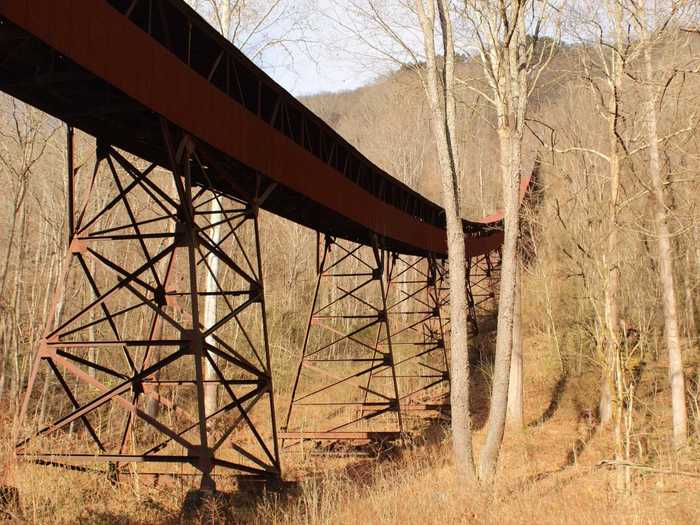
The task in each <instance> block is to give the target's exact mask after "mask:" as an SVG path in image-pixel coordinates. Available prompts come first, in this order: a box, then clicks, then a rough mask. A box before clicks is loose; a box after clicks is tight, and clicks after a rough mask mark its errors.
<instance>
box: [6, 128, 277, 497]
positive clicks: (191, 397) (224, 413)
mask: <svg viewBox="0 0 700 525" xmlns="http://www.w3.org/2000/svg"><path fill="white" fill-rule="evenodd" d="M69 136H70V135H69ZM163 138H164V144H165V150H166V152H167V157H168V159H169V162H168V165H169V170H164V169H161V168H159V167H158V166H156V165H153V164H151V165H148V164H146V163H143V162H141V161H139V160H137V159H131V158H129V157H128V156H127V155H125V154H123V153H121V152H120V151H119V150H117V149H116V148H114V147H112V146H111V145H109V144H106V143H104V142H102V141H100V140H98V143H97V148H96V162H95V165H94V167H93V170H92V172H91V173H90V175H89V177H87V178H85V179H84V180H78V179H77V178H76V177H75V173H74V171H73V170H72V169H70V168H69V170H68V177H69V184H68V187H69V188H72V190H71V191H70V195H71V197H69V198H70V202H71V203H72V202H73V201H74V200H73V198H72V196H73V195H76V196H77V195H78V193H82V205H81V206H80V207H79V208H78V207H75V206H73V204H71V205H70V206H69V210H71V209H74V208H75V209H74V211H73V213H72V216H71V217H72V219H71V224H72V231H71V242H70V249H69V253H68V255H67V263H66V265H65V269H66V272H67V275H66V277H65V278H63V279H61V280H60V281H59V286H58V287H57V290H56V296H55V299H54V304H59V303H61V302H63V304H64V305H65V307H64V308H63V314H62V315H61V316H58V317H59V318H58V319H56V318H55V309H54V311H53V312H52V313H51V314H50V316H49V323H48V326H47V328H46V332H45V336H44V338H43V339H42V341H41V343H40V345H39V349H38V351H37V354H36V360H35V362H34V365H33V367H32V371H31V374H30V379H29V384H28V386H27V390H26V394H25V397H24V402H23V408H22V410H21V423H20V431H21V432H22V433H23V435H24V437H23V438H22V439H20V440H19V441H18V443H17V447H16V451H17V454H18V456H20V457H21V458H22V459H25V460H28V461H34V462H37V463H42V464H51V465H55V466H65V467H68V468H71V469H76V468H77V469H83V468H87V467H84V466H82V465H83V464H85V463H95V464H97V465H98V467H97V468H100V467H99V465H100V464H107V466H106V467H104V468H103V471H104V472H105V473H106V474H109V475H110V476H116V477H118V476H119V474H121V473H125V472H127V471H128V472H137V473H142V474H158V475H178V474H180V473H183V474H186V475H192V474H197V473H198V474H199V475H201V488H202V489H203V490H206V491H212V490H214V489H215V483H214V478H215V476H216V475H217V472H219V471H220V470H230V471H232V472H233V473H234V474H237V475H243V476H246V477H254V478H258V479H263V480H264V479H273V478H277V477H278V476H279V474H280V463H279V453H278V449H277V442H276V436H275V422H274V417H275V414H274V399H273V396H272V379H271V370H270V353H269V343H268V336H267V320H266V316H265V295H264V286H263V278H262V271H261V269H262V265H261V260H260V238H259V230H258V224H257V220H258V219H257V212H258V205H259V201H260V197H259V196H258V195H253V196H244V197H241V196H240V195H237V196H236V197H234V196H232V194H228V193H227V194H223V193H221V192H220V191H218V190H214V189H213V188H221V187H223V184H222V183H221V181H220V180H218V181H213V180H212V179H214V178H215V177H219V178H221V177H224V176H225V175H226V174H222V173H219V172H217V168H216V166H213V165H210V164H208V163H207V162H206V158H207V157H206V152H205V151H201V150H200V148H199V147H198V145H197V144H196V142H195V141H193V140H192V139H191V138H190V137H187V136H184V135H178V132H177V131H176V130H173V129H172V128H171V127H170V126H169V125H168V124H167V123H163ZM69 151H72V149H71V148H70V143H69ZM70 155H71V156H72V154H70ZM71 164H72V161H71V162H70V163H69V166H70V165H71ZM78 190H80V192H79V191H78ZM261 191H263V194H265V195H267V194H269V192H270V191H271V190H270V189H269V188H268V189H265V188H261ZM212 200H216V201H217V202H218V204H219V206H218V208H220V210H221V212H220V213H221V215H220V216H219V220H218V222H213V221H212V220H211V212H210V209H211V206H210V204H211V202H212ZM215 227H219V228H220V229H221V236H220V238H218V239H215V238H212V236H211V235H210V233H211V231H212V229H213V228H215ZM213 258H215V259H216V260H217V262H218V264H219V268H220V271H219V272H215V271H212V268H211V260H212V259H213ZM206 279H209V280H210V281H213V282H214V284H215V286H214V287H210V288H208V289H207V288H205V287H204V282H205V280H206ZM62 283H65V285H66V286H65V287H66V290H64V289H63V288H64V287H63V286H62ZM212 297H214V298H215V300H216V302H217V305H216V306H217V308H216V315H215V316H214V317H212V318H211V319H208V320H207V322H206V323H205V321H204V319H203V315H201V312H202V308H203V304H204V301H205V300H207V298H208V299H209V300H211V298H212ZM90 349H95V351H94V352H92V353H90ZM205 365H208V366H210V367H211V368H212V369H213V370H214V372H215V376H214V378H213V379H209V380H205V377H204V366H205ZM47 373H48V374H51V375H52V376H53V378H54V380H55V381H56V383H57V385H58V386H59V388H60V391H61V393H62V395H61V396H60V397H58V396H57V398H56V399H52V400H51V402H50V403H49V406H50V407H52V409H51V414H50V416H51V418H52V420H53V422H52V423H51V424H49V425H46V426H43V427H41V428H37V427H36V422H35V421H33V419H32V418H31V417H29V416H30V414H31V412H30V411H29V409H28V407H30V406H31V405H32V404H33V403H36V402H38V401H39V399H38V398H37V396H38V395H39V394H40V392H37V391H35V390H37V389H35V388H34V387H35V385H36V384H38V382H37V377H38V376H39V375H40V374H47ZM205 387H207V388H215V389H216V390H217V391H218V393H219V395H218V396H217V398H218V401H217V403H216V406H215V407H214V409H213V411H212V412H210V413H207V412H206V411H205V406H204V392H205ZM154 404H155V405H156V406H158V410H154V409H153V405H154ZM74 422H75V423H78V422H79V423H81V425H79V426H78V427H76V428H77V429H78V431H77V432H74V433H73V435H72V436H71V438H72V439H66V430H67V429H68V428H69V426H70V425H71V424H72V423H74ZM81 428H82V430H81ZM57 438H58V439H57ZM129 463H133V465H131V466H129V465H128V464H129ZM156 464H158V465H156ZM90 470H93V471H94V468H93V467H90Z"/></svg>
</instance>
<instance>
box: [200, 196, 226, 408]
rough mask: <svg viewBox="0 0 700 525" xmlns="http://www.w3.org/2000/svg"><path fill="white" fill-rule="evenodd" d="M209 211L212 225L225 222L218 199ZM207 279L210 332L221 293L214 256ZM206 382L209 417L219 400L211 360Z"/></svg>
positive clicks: (215, 234)
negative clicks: (219, 293) (219, 292)
mask: <svg viewBox="0 0 700 525" xmlns="http://www.w3.org/2000/svg"><path fill="white" fill-rule="evenodd" d="M209 211H210V212H211V215H209V217H210V221H211V223H212V224H217V223H218V222H221V221H222V220H223V214H222V213H221V204H220V202H219V199H218V198H214V199H213V200H212V201H211V204H210V207H209ZM209 237H210V238H211V242H212V244H214V246H216V245H217V244H218V243H219V239H220V237H221V229H220V226H219V225H216V226H214V227H213V228H212V229H211V230H210V235H209ZM206 265H207V279H206V287H205V289H206V292H207V293H208V294H210V295H207V296H206V297H205V299H204V329H205V330H208V329H209V328H211V327H212V326H214V324H216V302H217V298H218V296H217V295H215V294H216V293H217V292H218V291H219V286H218V285H217V280H218V278H219V258H218V257H216V256H214V255H208V256H207V261H206ZM206 342H207V344H209V345H215V344H216V341H215V340H214V338H213V336H209V337H207V338H206ZM209 355H210V357H211V359H212V360H213V361H215V362H216V356H214V355H213V354H211V353H209ZM204 365H205V366H204V380H205V381H212V383H206V385H205V386H204V411H205V413H206V415H207V416H209V415H210V414H213V413H214V412H216V408H217V405H218V399H217V383H215V382H214V381H216V380H217V374H216V370H215V369H214V366H213V364H212V363H211V362H210V361H209V359H206V360H205V363H204Z"/></svg>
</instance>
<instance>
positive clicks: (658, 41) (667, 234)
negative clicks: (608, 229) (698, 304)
mask: <svg viewBox="0 0 700 525" xmlns="http://www.w3.org/2000/svg"><path fill="white" fill-rule="evenodd" d="M630 4H631V6H630V7H631V9H632V15H633V17H634V20H635V22H636V25H637V27H638V30H639V34H640V35H639V36H640V45H641V46H642V62H643V66H642V75H641V79H642V82H643V88H644V98H645V100H644V106H645V108H644V109H645V115H644V117H645V119H644V123H645V131H646V140H647V144H648V155H649V160H648V170H649V178H650V179H651V185H652V194H653V204H654V211H653V224H654V230H655V231H654V234H655V237H656V244H657V250H658V259H659V264H658V272H659V281H660V283H661V295H662V306H663V317H664V336H665V340H666V348H667V351H668V367H669V369H668V373H669V379H670V382H671V403H672V416H673V418H672V419H673V445H674V447H675V448H677V449H678V448H681V447H684V446H685V445H686V444H687V440H688V412H687V407H686V400H685V377H684V373H683V358H682V352H681V339H680V329H679V320H678V305H677V296H676V281H675V277H674V271H673V259H674V253H673V251H674V250H673V244H672V238H671V231H670V227H669V217H668V215H669V212H668V209H669V208H668V197H667V190H666V186H667V180H665V179H666V177H665V175H664V174H663V173H662V166H661V158H660V151H659V150H660V146H659V143H660V140H659V139H660V137H659V132H658V124H657V122H658V118H659V117H658V109H659V106H660V105H661V104H662V103H663V100H662V97H663V92H664V89H665V88H666V87H667V86H668V84H669V82H670V81H671V80H672V78H673V76H674V75H675V73H676V72H675V70H674V69H672V70H671V71H670V72H669V70H668V67H663V66H662V67H657V66H656V63H655V61H654V60H653V57H652V55H653V53H654V51H655V49H656V48H657V47H660V46H661V45H664V44H665V45H668V42H663V41H662V39H663V37H664V36H666V33H667V29H668V28H669V27H670V26H671V29H672V30H676V31H677V29H676V28H675V27H672V23H673V22H674V21H676V20H677V17H678V16H679V15H680V14H682V13H683V11H684V10H685V8H687V7H688V6H689V5H690V2H687V1H685V0H680V1H679V0H669V1H668V2H651V1H649V0H643V1H641V2H630ZM635 4H636V5H635Z"/></svg>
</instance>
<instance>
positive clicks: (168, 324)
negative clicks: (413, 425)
mask: <svg viewBox="0 0 700 525" xmlns="http://www.w3.org/2000/svg"><path fill="white" fill-rule="evenodd" d="M0 89H1V90H2V91H4V92H6V93H8V94H10V95H12V96H14V97H16V98H18V99H20V100H22V101H24V102H27V103H28V104H31V105H32V106H35V107H37V108H39V109H41V110H43V111H45V112H47V113H49V114H50V115H52V116H54V117H55V118H57V119H60V120H62V121H64V122H65V123H66V124H67V126H68V130H69V131H68V140H67V173H66V177H67V186H66V187H67V189H68V213H69V229H70V232H69V235H70V239H69V244H70V249H69V250H68V253H67V256H66V263H65V265H64V267H65V268H64V269H65V275H64V276H63V277H62V279H61V280H60V282H59V283H57V287H56V296H55V300H54V308H53V310H52V314H51V316H50V322H49V326H47V328H46V332H45V337H44V339H43V340H42V341H41V343H40V345H39V349H38V351H37V353H36V359H35V362H34V365H33V367H32V371H31V375H30V379H29V384H28V388H27V394H26V396H25V399H24V403H23V407H22V414H21V419H22V420H23V421H24V423H25V424H24V426H23V430H24V431H26V435H24V436H22V437H21V438H20V439H19V441H18V446H17V452H18V454H19V455H21V456H23V457H25V458H26V459H29V460H33V461H35V462H39V463H45V464H52V465H59V466H68V467H70V468H74V469H91V468H93V467H92V466H91V465H94V464H98V465H99V464H102V465H105V467H104V468H103V471H104V472H107V473H109V474H110V475H114V476H119V475H120V474H121V473H125V472H130V471H136V472H142V473H143V472H146V471H147V470H148V469H146V468H142V467H143V466H144V465H146V466H148V465H151V464H156V465H157V464H167V465H171V464H173V463H175V464H179V465H181V466H180V467H178V470H179V471H180V472H184V470H183V469H184V468H185V467H187V468H189V469H190V470H189V471H188V472H191V473H192V475H201V476H202V485H203V487H205V488H207V487H213V484H214V481H213V478H214V477H215V476H216V472H219V471H221V470H225V469H230V470H232V471H235V472H237V473H239V474H243V475H247V476H252V477H254V478H256V479H269V478H274V477H277V476H279V472H280V462H279V451H278V446H277V442H278V439H277V438H278V436H277V435H276V426H275V405H274V401H273V392H274V388H273V384H272V372H271V370H270V352H269V345H268V335H267V322H266V317H265V294H264V290H265V289H264V283H263V275H262V271H261V268H262V265H261V261H260V253H261V252H260V243H261V242H264V239H260V236H259V229H258V223H257V216H258V210H259V209H260V208H263V209H265V210H268V211H270V212H272V213H274V214H277V215H279V216H281V217H284V218H287V219H289V220H291V221H294V222H296V223H299V224H301V225H304V226H307V227H309V228H312V229H313V230H315V231H317V232H319V233H321V234H322V235H323V236H324V238H327V239H331V240H333V243H335V244H338V243H341V244H343V245H345V246H349V248H347V249H348V250H349V251H353V250H355V247H361V249H362V250H363V251H365V252H367V251H369V253H370V254H371V255H370V257H369V260H371V262H370V266H371V272H370V273H371V274H372V283H370V284H371V285H375V287H376V285H377V283H379V286H378V288H377V289H379V290H380V293H379V296H377V295H376V294H375V295H374V296H373V297H374V298H375V299H376V298H377V297H380V296H381V301H382V304H381V305H379V306H378V305H377V304H374V305H372V306H371V308H374V310H376V311H375V314H373V315H375V316H376V317H377V323H375V324H374V325H376V326H374V325H373V326H374V328H378V327H379V328H380V327H381V326H383V327H384V331H383V334H382V333H375V334H373V336H374V340H373V341H371V342H370V344H369V346H371V347H372V352H373V354H372V355H374V356H375V357H376V356H378V355H379V359H381V363H382V366H378V367H375V366H374V365H372V364H370V366H369V367H368V368H370V369H371V370H372V371H376V372H377V374H376V377H373V376H372V374H368V377H363V378H362V379H363V380H365V381H367V380H368V381H369V382H370V383H371V382H372V381H384V382H386V381H387V377H389V380H391V378H392V377H393V387H391V388H389V390H387V392H388V393H387V392H384V391H382V392H381V393H380V397H381V396H384V397H385V398H387V399H383V400H381V401H380V402H379V403H384V404H386V405H387V407H390V409H389V410H386V411H385V413H391V414H393V415H395V416H396V417H395V420H396V423H397V424H399V423H400V418H401V412H400V407H401V402H400V400H401V399H402V398H404V397H405V396H406V392H403V391H401V384H400V380H398V379H397V377H395V376H397V375H400V373H401V371H400V370H399V369H398V368H397V367H396V365H395V363H394V361H393V360H391V359H388V358H387V357H386V356H387V355H390V354H391V353H392V350H391V342H390V339H391V337H390V336H391V335H392V333H394V329H392V328H391V326H390V324H391V322H392V321H391V319H392V313H391V312H390V310H391V303H387V300H388V299H389V300H391V297H388V296H387V291H389V290H391V286H390V281H391V279H392V270H391V269H390V266H391V265H390V264H389V262H388V261H394V262H400V263H401V264H408V265H409V267H410V266H411V265H412V264H414V262H411V261H417V260H420V259H422V260H424V261H425V262H426V264H427V263H428V262H430V264H431V265H435V264H436V263H435V261H440V260H441V259H443V258H444V257H445V254H446V236H445V219H444V213H443V210H442V208H441V207H440V206H438V205H436V204H435V203H433V202H431V201H429V200H428V199H425V198H424V197H422V196H421V195H420V194H418V193H416V192H415V191H413V190H412V189H411V188H409V187H407V186H406V185H404V184H402V183H401V182H399V181H397V180H396V179H394V178H393V177H391V176H390V175H388V174H387V173H385V172H384V171H382V170H381V169H380V168H378V167H377V166H375V165H374V164H373V163H371V162H370V161H369V160H368V159H367V158H365V157H364V156H363V155H362V154H361V153H360V152H358V151H357V150H356V149H355V148H353V147H352V146H351V145H350V144H349V143H348V142H347V141H345V140H344V139H343V138H342V137H341V136H340V135H338V134H337V133H336V132H335V131H333V129H331V128H330V127H329V126H328V125H326V124H325V123H324V122H323V121H322V120H321V119H319V118H318V117H317V116H316V115H314V114H313V113H312V112H311V111H309V110H308V109H307V108H305V107H304V106H303V105H302V104H301V103H300V102H299V101H297V100H296V99H295V98H294V97H293V96H291V95H290V94H289V93H287V92H286V91H285V90H284V89H283V88H281V87H280V86H279V85H278V84H277V83H275V82H274V81H273V80H272V79H271V78H270V77H269V76H268V75H266V74H265V73H264V72H263V71H261V70H260V69H259V68H258V67H257V66H255V65H254V64H253V63H252V62H251V61H250V60H248V59H247V58H246V57H245V56H244V55H243V54H242V53H241V52H240V51H239V50H238V49H236V48H235V47H234V46H233V45H232V44H230V43H229V42H228V41H226V40H225V39H224V38H222V37H221V36H220V35H219V34H218V33H217V32H216V31H215V30H214V29H213V28H212V27H210V26H209V25H208V23H207V22H206V21H205V20H204V19H202V18H201V17H200V16H199V15H198V14H197V13H196V12H194V11H193V10H192V9H191V8H190V7H189V6H188V5H187V4H185V3H184V2H183V1H181V0H0ZM74 128H76V129H80V130H82V131H84V132H86V133H88V134H90V135H92V136H94V137H96V150H95V157H94V162H93V165H92V166H90V167H88V166H86V165H80V166H78V165H77V164H76V162H75V160H74V153H73V139H72V130H73V129H74ZM135 158H137V159H140V160H134V159H135ZM47 176H49V175H48V174H47ZM526 185H527V181H526V182H525V185H524V186H523V188H525V187H526ZM96 188H99V189H100V191H97V190H96ZM98 193H99V195H98ZM213 200H215V201H218V205H219V208H220V209H222V210H223V212H222V213H223V217H224V218H223V220H221V221H219V223H214V222H213V221H212V218H211V217H212V214H211V212H210V211H209V210H210V209H211V207H210V204H211V202H212V201H213ZM463 224H464V232H465V242H466V252H467V256H468V257H470V258H474V259H476V258H479V257H482V258H483V257H484V256H487V255H488V254H490V253H492V252H494V251H496V250H498V248H499V246H500V245H501V243H502V239H503V233H502V229H501V217H500V216H494V217H491V218H489V220H487V221H482V222H470V221H466V220H465V221H464V222H463ZM215 226H221V229H222V232H221V234H220V237H218V234H217V235H214V230H215ZM353 246H354V247H353ZM358 250H359V248H358ZM132 253H134V254H137V255H135V256H133V257H127V258H125V257H124V255H125V254H132ZM353 253H354V252H353ZM358 253H359V252H358ZM399 256H400V257H402V259H401V260H397V259H396V257H399ZM416 258H418V259H416ZM214 260H216V261H218V266H219V268H221V267H223V268H224V269H225V273H226V275H227V277H226V278H225V279H224V278H223V277H221V278H219V277H218V274H217V272H216V271H214V270H213V269H212V267H213V261H214ZM363 260H365V261H366V260H368V259H367V257H366V256H363ZM393 268H394V269H395V270H396V269H397V267H396V266H393ZM427 268H428V267H426V269H424V270H421V271H419V272H418V273H415V272H414V271H413V270H411V272H409V273H411V274H412V275H414V276H415V275H420V274H421V272H422V275H424V276H428V275H429V274H430V275H433V274H434V273H435V269H434V268H433V269H431V270H429V269H427ZM353 271H354V270H353ZM442 271H444V269H443V270H442ZM321 274H323V269H322V268H319V275H321ZM395 275H396V274H395V273H394V277H395ZM212 280H213V282H214V285H215V288H214V291H211V290H210V289H204V287H203V283H204V281H207V282H210V283H211V282H212ZM406 286H407V285H406ZM426 286H428V288H430V289H433V288H435V286H434V282H432V283H428V281H426ZM381 290H383V291H381ZM415 290H416V291H415V293H412V292H410V291H408V289H407V288H405V290H404V291H405V293H408V294H409V296H410V298H418V297H419V295H421V294H423V295H424V296H425V299H421V301H423V302H425V300H427V298H428V297H429V296H428V295H426V294H428V293H429V290H427V289H426V290H422V289H421V287H420V286H418V288H416V289H415ZM348 291H349V290H345V292H348ZM424 292H425V293H424ZM341 293H343V292H341ZM435 293H437V292H435ZM212 295H213V296H216V298H217V299H216V301H217V312H218V313H217V316H216V318H215V319H213V320H212V319H207V317H206V315H204V314H203V304H204V302H205V301H206V299H207V297H208V296H212ZM350 295H352V294H350ZM421 297H422V296H421ZM358 299H359V300H360V302H361V301H366V299H364V298H361V297H359V296H358V297H354V298H353V300H358ZM441 301H442V300H441V299H439V298H435V299H434V301H433V302H434V303H435V304H431V305H430V307H429V308H427V307H426V310H425V311H424V312H423V311H420V312H419V311H417V310H415V313H414V315H423V314H430V315H426V320H425V323H428V324H426V325H425V327H423V326H422V325H421V327H417V325H416V326H415V327H411V329H410V330H411V331H416V333H418V332H420V333H421V334H423V333H425V334H427V335H425V339H424V340H423V339H421V340H423V343H424V344H425V345H427V346H428V347H429V348H431V349H432V350H439V351H437V352H432V350H431V353H432V354H433V355H432V356H431V359H432V361H431V362H430V363H432V364H429V366H430V367H432V368H433V369H435V370H433V372H434V373H435V375H436V377H437V376H439V377H440V378H441V379H442V378H443V377H447V375H446V374H447V370H442V371H441V370H439V369H436V367H435V363H438V362H441V361H440V359H442V362H444V361H445V359H444V355H443V357H442V358H440V353H441V350H442V349H443V347H444V337H443V336H441V335H439V334H438V332H439V330H442V327H443V322H442V321H440V316H439V312H438V310H439V308H440V304H441ZM443 302H444V301H443ZM314 304H316V299H314ZM336 304H337V303H336ZM401 304H403V302H402V303H401ZM365 306H366V307H367V306H368V305H366V304H365ZM314 308H315V307H312V317H313V315H314V313H313V312H314V311H315V310H314ZM399 314H400V315H404V314H405V312H404V313H401V312H399ZM433 314H434V315H433ZM344 315H352V314H350V313H348V312H345V314H344ZM405 319H406V320H407V319H408V318H407V317H405ZM436 319H437V323H438V324H437V325H436V324H435V323H436ZM435 326H439V330H438V329H436V328H435ZM333 329H334V330H335V328H333ZM414 329H415V330H414ZM424 330H425V332H423V331H424ZM436 330H437V331H436ZM379 332H381V330H379ZM421 338H423V335H421ZM370 339H371V336H370ZM441 339H442V340H441ZM365 343H366V342H365V340H363V342H362V344H365ZM306 350H307V349H306V343H305V348H304V352H306ZM346 351H347V349H346ZM435 356H437V357H435ZM351 358H353V357H352V356H351ZM409 358H410V356H405V357H404V358H403V359H409ZM368 359H369V361H368V362H369V363H372V362H373V361H372V360H373V359H374V357H370V358H368ZM411 359H412V358H411ZM411 359H409V360H411ZM303 361H304V359H303V358H302V364H303ZM387 365H388V366H387ZM445 367H446V365H445ZM204 369H208V370H209V372H210V375H208V376H206V377H205V370H204ZM44 374H49V377H50V378H52V380H53V381H55V382H56V385H57V386H56V389H57V390H55V391H59V392H61V395H62V396H63V397H62V401H61V403H62V404H61V403H59V402H58V401H57V402H56V405H57V407H58V409H57V410H59V411H60V413H59V414H52V415H53V416H55V417H52V418H51V421H50V422H44V421H36V418H30V417H28V416H30V415H32V414H33V411H32V407H33V406H34V405H35V404H36V402H37V400H38V396H39V392H38V390H41V389H40V388H37V385H38V384H40V382H41V381H43V380H42V378H43V377H46V376H45V375H44ZM211 374H213V375H211ZM362 375H364V374H362ZM207 377H208V379H207ZM426 379H428V380H429V379H430V378H426ZM212 385H214V388H216V389H217V391H218V392H219V393H220V395H219V404H218V405H217V406H216V407H214V408H213V409H212V408H209V409H207V407H205V406H204V405H205V403H204V397H205V389H206V388H209V387H212ZM382 388H384V387H382ZM364 392H365V393H368V390H367V388H365V390H364ZM378 392H379V391H378V390H377V389H374V388H370V389H369V393H371V394H372V395H376V394H377V393H378ZM370 402H374V403H378V401H376V400H374V401H370ZM30 420H31V421H34V422H33V423H31V422H30ZM74 426H75V427H76V428H79V429H80V430H79V431H76V432H73V428H74ZM399 427H400V424H399ZM69 429H70V431H69ZM399 430H401V429H400V428H399ZM68 434H70V435H71V436H73V437H74V438H76V439H77V441H78V445H80V446H81V447H82V449H81V451H80V452H75V451H74V449H70V450H68V449H65V450H64V449H63V448H61V447H63V446H64V445H65V438H66V436H67V435H68ZM40 443H44V444H43V445H41V444H40ZM129 465H132V466H131V467H130V466H129ZM134 465H135V466H134ZM98 468H99V467H98ZM130 468H131V469H132V470H129V469H130ZM164 472H166V473H172V472H173V470H172V469H171V470H166V471H164Z"/></svg>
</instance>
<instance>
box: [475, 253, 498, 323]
mask: <svg viewBox="0 0 700 525" xmlns="http://www.w3.org/2000/svg"><path fill="white" fill-rule="evenodd" d="M467 275H468V279H469V289H470V291H471V293H470V295H471V304H470V310H473V319H475V320H476V319H477V316H479V315H495V314H496V313H497V312H498V291H499V285H500V282H501V254H500V251H494V252H489V253H487V254H484V255H480V256H478V257H474V258H470V259H469V261H468V263H467Z"/></svg>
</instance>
